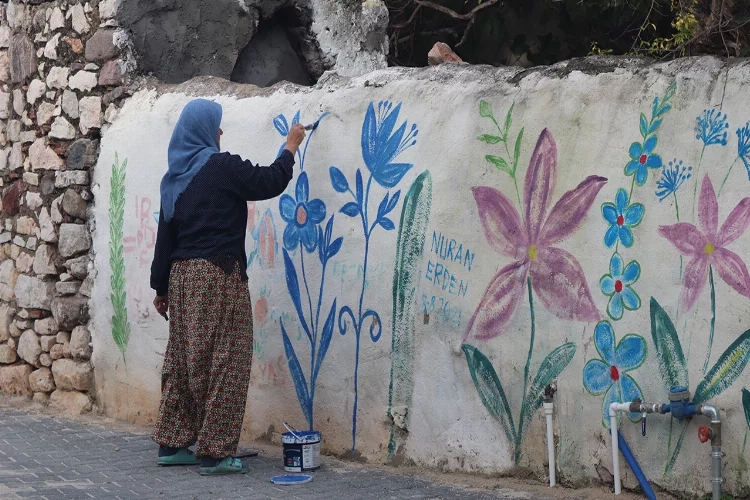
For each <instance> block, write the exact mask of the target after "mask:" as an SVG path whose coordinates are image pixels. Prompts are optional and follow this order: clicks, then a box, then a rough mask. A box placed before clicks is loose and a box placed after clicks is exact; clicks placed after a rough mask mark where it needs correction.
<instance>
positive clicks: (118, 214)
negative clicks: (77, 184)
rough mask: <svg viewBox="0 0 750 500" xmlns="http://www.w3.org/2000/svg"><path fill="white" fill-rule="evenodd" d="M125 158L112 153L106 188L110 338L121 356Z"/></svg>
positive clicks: (125, 329) (124, 335) (124, 337)
mask: <svg viewBox="0 0 750 500" xmlns="http://www.w3.org/2000/svg"><path fill="white" fill-rule="evenodd" d="M127 166H128V160H127V159H125V160H124V161H123V162H122V163H120V161H119V158H118V156H117V153H115V163H114V164H113V165H112V176H111V178H110V192H109V265H110V269H111V270H112V274H111V276H110V278H109V283H110V288H111V294H110V299H111V301H112V311H113V315H112V338H113V340H114V341H115V344H116V345H117V348H118V349H119V350H120V352H121V353H122V359H123V360H125V351H126V350H127V348H128V342H129V340H130V322H129V321H128V308H127V299H126V293H125V258H124V256H123V243H122V242H123V236H124V235H123V223H124V219H125V171H126V168H127Z"/></svg>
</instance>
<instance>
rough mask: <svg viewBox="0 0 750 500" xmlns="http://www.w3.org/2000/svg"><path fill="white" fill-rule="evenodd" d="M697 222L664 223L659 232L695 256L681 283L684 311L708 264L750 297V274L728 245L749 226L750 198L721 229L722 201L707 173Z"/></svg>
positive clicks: (697, 292)
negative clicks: (720, 210) (717, 198)
mask: <svg viewBox="0 0 750 500" xmlns="http://www.w3.org/2000/svg"><path fill="white" fill-rule="evenodd" d="M698 224H699V226H700V229H698V228H697V227H695V226H694V225H693V224H690V223H688V222H679V223H677V224H673V225H671V226H661V227H660V228H659V234H661V235H662V236H663V237H665V238H666V239H668V240H669V241H670V243H672V244H673V245H674V246H675V247H677V250H678V251H679V252H680V253H681V254H683V255H687V256H688V257H692V258H691V259H690V262H688V264H687V266H685V275H684V279H683V285H682V298H681V299H680V303H681V304H682V309H683V310H682V312H684V311H687V310H689V309H690V308H691V307H693V305H695V302H696V301H697V300H698V297H699V296H700V293H701V291H703V287H704V286H705V285H706V281H707V279H706V277H707V273H708V266H709V265H711V266H713V267H714V269H716V271H718V273H719V276H721V279H723V280H724V281H725V282H726V283H727V284H728V285H729V286H731V287H732V288H734V289H735V290H736V291H737V292H738V293H740V294H741V295H744V296H745V297H748V298H750V274H748V271H747V266H746V265H745V262H743V260H742V259H741V258H740V256H739V255H737V254H736V253H734V252H732V251H730V250H727V249H726V246H727V245H729V244H730V243H732V242H733V241H735V240H736V239H738V238H739V237H740V236H742V234H743V233H744V232H745V230H746V229H747V228H748V226H750V197H747V198H743V199H742V200H741V201H740V202H739V203H738V204H737V206H736V207H734V210H732V212H731V213H730V214H729V216H728V217H727V220H726V221H724V225H722V226H721V229H719V204H718V202H717V200H716V191H714V186H713V184H711V179H709V177H708V176H707V175H706V176H705V177H703V183H702V184H701V194H700V197H699V198H698Z"/></svg>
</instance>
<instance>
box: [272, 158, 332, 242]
mask: <svg viewBox="0 0 750 500" xmlns="http://www.w3.org/2000/svg"><path fill="white" fill-rule="evenodd" d="M295 198H296V199H295ZM295 198H292V197H291V196H289V195H288V194H284V195H282V196H281V199H280V200H279V212H281V218H282V219H284V222H286V223H287V226H286V229H284V248H286V249H287V250H288V251H290V252H293V251H294V250H296V249H297V247H298V246H299V244H300V242H302V245H303V246H304V247H305V250H307V251H308V252H310V253H312V252H314V251H315V248H316V246H317V245H318V225H319V224H320V223H321V222H323V220H324V219H325V218H326V205H325V203H323V201H321V200H319V199H314V200H311V199H309V198H310V185H309V183H308V181H307V172H302V173H301V174H300V176H299V178H298V179H297V187H296V190H295Z"/></svg>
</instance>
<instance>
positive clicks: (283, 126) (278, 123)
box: [273, 111, 300, 158]
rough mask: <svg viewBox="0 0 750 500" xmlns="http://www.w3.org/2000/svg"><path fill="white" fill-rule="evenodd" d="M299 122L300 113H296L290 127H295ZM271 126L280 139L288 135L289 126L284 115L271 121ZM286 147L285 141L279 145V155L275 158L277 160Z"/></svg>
mask: <svg viewBox="0 0 750 500" xmlns="http://www.w3.org/2000/svg"><path fill="white" fill-rule="evenodd" d="M299 121H300V112H299V111H297V114H295V115H294V118H292V125H291V126H292V127H294V126H295V125H297V124H298V123H299ZM273 126H274V127H276V130H278V132H279V134H281V136H282V137H286V136H288V135H289V129H290V128H291V127H290V126H289V122H288V121H287V119H286V117H285V116H284V115H279V116H277V117H276V118H274V119H273ZM285 147H286V141H284V143H283V144H282V145H281V147H280V148H279V153H278V155H277V156H276V157H277V158H278V157H279V156H281V152H282V151H284V148H285Z"/></svg>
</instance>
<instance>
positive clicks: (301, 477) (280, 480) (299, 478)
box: [271, 474, 312, 486]
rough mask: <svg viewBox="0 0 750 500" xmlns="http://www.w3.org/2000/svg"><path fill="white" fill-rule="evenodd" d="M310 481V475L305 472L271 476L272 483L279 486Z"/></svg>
mask: <svg viewBox="0 0 750 500" xmlns="http://www.w3.org/2000/svg"><path fill="white" fill-rule="evenodd" d="M310 481H312V476H308V475H307V474H284V475H283V476H274V477H272V478H271V482H272V483H273V484H278V485H280V486H290V485H293V484H305V483H309V482H310Z"/></svg>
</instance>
